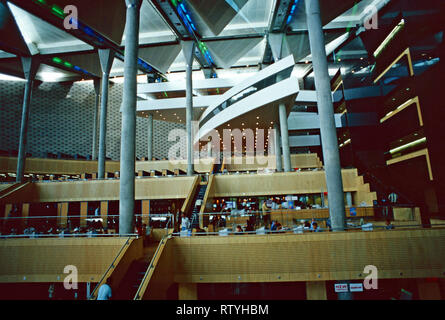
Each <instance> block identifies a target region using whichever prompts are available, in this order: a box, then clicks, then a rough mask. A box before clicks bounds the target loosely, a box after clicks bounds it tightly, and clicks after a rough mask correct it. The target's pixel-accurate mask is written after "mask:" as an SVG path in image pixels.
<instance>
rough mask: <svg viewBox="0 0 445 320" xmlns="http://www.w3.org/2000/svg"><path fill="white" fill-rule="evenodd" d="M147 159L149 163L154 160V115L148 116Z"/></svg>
mask: <svg viewBox="0 0 445 320" xmlns="http://www.w3.org/2000/svg"><path fill="white" fill-rule="evenodd" d="M147 149H148V150H147V151H148V152H147V158H148V161H151V160H152V159H153V115H152V114H151V113H150V114H148V134H147Z"/></svg>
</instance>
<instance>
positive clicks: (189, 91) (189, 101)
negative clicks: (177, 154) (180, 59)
mask: <svg viewBox="0 0 445 320" xmlns="http://www.w3.org/2000/svg"><path fill="white" fill-rule="evenodd" d="M181 45H182V51H183V53H184V57H185V61H186V65H187V66H186V76H185V81H186V90H185V91H186V105H185V108H186V128H187V175H188V176H191V175H193V173H194V166H193V139H192V138H193V137H192V120H193V84H192V71H193V70H192V68H193V57H194V56H193V52H194V48H195V43H194V42H192V41H182V42H181Z"/></svg>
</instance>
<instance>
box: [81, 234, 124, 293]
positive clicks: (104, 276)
mask: <svg viewBox="0 0 445 320" xmlns="http://www.w3.org/2000/svg"><path fill="white" fill-rule="evenodd" d="M131 238H132V237H128V239H127V241H125V243H124V244H123V245H122V247H121V248H120V250H119V252H118V253H117V255H116V256H115V257H114V259H113V261H112V262H111V264H110V266H109V267H108V269H107V270H106V271H105V272H104V274H103V275H102V278H101V279H100V281H99V282H98V283H97V285H96V287H94V289H93V291H92V292H91V294H90V297H89V300H96V298H97V297H95V295H96V291H97V289H98V288H99V287H100V286H101V285H102V284H103V282H104V279H105V278H106V276H107V274H108V272H109V271H110V270H111V269H113V268H115V267H116V266H115V262H116V260H117V259H118V258H119V256H120V255H121V254H122V252H123V250H124V248H125V247H126V246H127V245H128V243H129V242H130V239H131Z"/></svg>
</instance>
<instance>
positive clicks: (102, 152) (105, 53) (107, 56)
mask: <svg viewBox="0 0 445 320" xmlns="http://www.w3.org/2000/svg"><path fill="white" fill-rule="evenodd" d="M98 52H99V60H100V65H101V67H102V95H101V101H100V126H99V130H100V132H99V160H98V163H97V167H98V168H97V172H98V178H99V179H103V178H105V157H106V139H107V109H108V83H109V79H110V70H111V66H112V65H113V59H114V53H113V51H111V50H110V49H99V50H98Z"/></svg>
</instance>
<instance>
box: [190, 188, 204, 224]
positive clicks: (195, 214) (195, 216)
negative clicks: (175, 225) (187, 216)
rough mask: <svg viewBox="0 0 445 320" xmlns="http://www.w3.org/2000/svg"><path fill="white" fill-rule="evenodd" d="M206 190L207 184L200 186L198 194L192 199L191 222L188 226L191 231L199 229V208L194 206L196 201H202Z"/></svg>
mask: <svg viewBox="0 0 445 320" xmlns="http://www.w3.org/2000/svg"><path fill="white" fill-rule="evenodd" d="M206 190H207V184H200V185H199V189H198V192H196V194H195V197H194V199H193V211H192V222H191V224H190V225H191V228H192V229H193V228H199V210H200V207H201V206H198V205H196V201H198V200H203V199H204V195H205V193H206ZM202 204H203V203H202Z"/></svg>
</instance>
